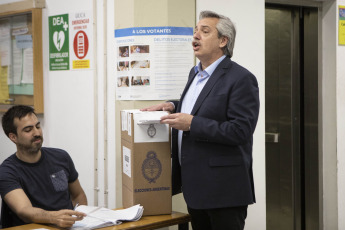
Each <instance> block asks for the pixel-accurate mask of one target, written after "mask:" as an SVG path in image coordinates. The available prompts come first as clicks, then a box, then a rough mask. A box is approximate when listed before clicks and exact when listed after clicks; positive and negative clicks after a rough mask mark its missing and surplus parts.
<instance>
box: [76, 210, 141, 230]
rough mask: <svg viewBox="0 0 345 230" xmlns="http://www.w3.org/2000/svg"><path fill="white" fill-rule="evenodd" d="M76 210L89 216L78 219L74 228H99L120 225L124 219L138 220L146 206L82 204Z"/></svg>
mask: <svg viewBox="0 0 345 230" xmlns="http://www.w3.org/2000/svg"><path fill="white" fill-rule="evenodd" d="M76 211H79V212H83V213H85V214H86V215H87V216H86V217H84V219H82V220H80V221H76V222H75V224H74V225H73V227H72V229H97V228H104V227H108V226H113V225H119V224H121V223H122V222H123V221H137V220H139V219H140V218H141V216H142V215H143V212H144V208H143V206H141V205H139V204H138V205H134V206H132V207H130V208H126V209H121V210H111V209H108V208H102V207H94V206H86V205H80V206H78V207H77V208H76Z"/></svg>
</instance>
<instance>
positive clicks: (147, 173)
mask: <svg viewBox="0 0 345 230" xmlns="http://www.w3.org/2000/svg"><path fill="white" fill-rule="evenodd" d="M141 171H142V173H143V176H144V178H145V179H146V180H147V181H148V182H149V183H156V180H157V179H158V178H159V177H160V175H161V173H162V164H161V162H160V161H159V159H158V158H157V154H156V153H155V152H154V151H149V152H148V153H147V154H146V159H145V160H144V162H143V164H142V166H141Z"/></svg>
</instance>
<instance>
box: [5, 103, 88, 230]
mask: <svg viewBox="0 0 345 230" xmlns="http://www.w3.org/2000/svg"><path fill="white" fill-rule="evenodd" d="M2 127H3V129H4V132H5V134H6V135H7V136H8V138H9V139H10V140H11V141H12V142H13V143H15V144H16V146H17V152H16V153H14V154H13V155H11V156H10V157H8V158H7V159H6V160H5V161H4V162H3V163H2V164H1V166H0V195H1V197H2V202H3V203H2V213H1V219H2V220H1V221H2V227H4V228H5V227H12V226H18V225H23V224H26V223H47V224H54V225H57V226H58V227H63V228H66V227H71V226H72V225H73V224H74V222H75V221H78V220H81V219H83V217H84V216H85V214H84V213H81V212H76V211H73V207H74V206H75V205H76V204H80V205H82V204H83V205H87V199H86V195H85V193H84V190H83V189H82V187H81V185H80V183H79V180H78V172H77V171H76V169H75V167H74V164H73V161H72V159H71V157H70V156H69V155H68V153H67V152H66V151H64V150H61V149H55V148H45V147H42V142H43V134H42V129H41V126H40V122H39V121H38V119H37V116H36V114H35V112H34V109H32V108H31V107H29V106H22V105H18V106H13V107H11V108H10V109H9V110H8V111H7V112H6V113H5V114H4V115H3V117H2Z"/></svg>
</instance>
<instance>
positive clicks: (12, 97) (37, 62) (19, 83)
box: [0, 8, 44, 114]
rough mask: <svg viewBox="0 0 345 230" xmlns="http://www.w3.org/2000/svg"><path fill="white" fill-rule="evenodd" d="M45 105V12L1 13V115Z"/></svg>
mask: <svg viewBox="0 0 345 230" xmlns="http://www.w3.org/2000/svg"><path fill="white" fill-rule="evenodd" d="M12 105H28V106H32V107H33V108H34V109H35V112H36V113H38V114H41V113H43V112H44V104H43V58H42V9H41V8H32V9H23V10H17V11H16V10H10V11H8V12H0V112H4V111H7V110H8V109H9V108H10V107H11V106H12Z"/></svg>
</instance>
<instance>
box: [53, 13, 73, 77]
mask: <svg viewBox="0 0 345 230" xmlns="http://www.w3.org/2000/svg"><path fill="white" fill-rule="evenodd" d="M48 20H49V70H51V71H54V70H69V24H68V14H61V15H55V16H50V17H49V18H48Z"/></svg>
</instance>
